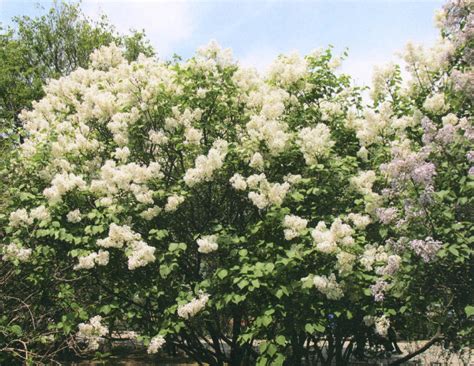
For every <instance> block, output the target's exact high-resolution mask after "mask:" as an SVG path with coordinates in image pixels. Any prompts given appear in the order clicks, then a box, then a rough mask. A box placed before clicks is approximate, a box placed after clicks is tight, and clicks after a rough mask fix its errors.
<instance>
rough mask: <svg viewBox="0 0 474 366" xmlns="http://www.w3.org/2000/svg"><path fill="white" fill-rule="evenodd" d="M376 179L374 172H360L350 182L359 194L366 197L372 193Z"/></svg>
mask: <svg viewBox="0 0 474 366" xmlns="http://www.w3.org/2000/svg"><path fill="white" fill-rule="evenodd" d="M376 178H377V177H376V176H375V172H374V171H373V170H367V171H361V172H359V174H358V175H357V176H354V177H352V178H351V180H350V182H351V185H352V186H353V187H354V189H355V190H356V191H357V192H359V193H360V194H363V195H364V196H365V195H370V194H371V193H372V187H373V185H374V182H375V180H376Z"/></svg>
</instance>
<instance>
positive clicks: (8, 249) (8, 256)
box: [0, 243, 32, 262]
mask: <svg viewBox="0 0 474 366" xmlns="http://www.w3.org/2000/svg"><path fill="white" fill-rule="evenodd" d="M0 249H2V247H0ZM31 254H32V250H31V248H23V247H22V246H21V245H20V244H17V243H11V244H8V245H4V246H3V260H4V261H14V260H18V261H19V262H26V261H28V259H30V257H31Z"/></svg>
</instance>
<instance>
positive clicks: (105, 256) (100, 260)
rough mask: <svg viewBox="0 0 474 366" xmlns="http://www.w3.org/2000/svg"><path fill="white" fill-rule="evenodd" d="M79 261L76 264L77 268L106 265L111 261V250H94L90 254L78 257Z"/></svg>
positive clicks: (75, 267)
mask: <svg viewBox="0 0 474 366" xmlns="http://www.w3.org/2000/svg"><path fill="white" fill-rule="evenodd" d="M78 260H79V263H78V264H76V265H75V266H74V269H75V270H79V269H91V268H94V267H95V265H96V264H97V265H99V266H106V265H107V264H108V263H109V252H108V251H106V250H102V249H101V250H99V251H98V252H97V253H95V252H93V253H91V254H89V255H86V256H82V257H78Z"/></svg>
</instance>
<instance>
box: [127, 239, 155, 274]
mask: <svg viewBox="0 0 474 366" xmlns="http://www.w3.org/2000/svg"><path fill="white" fill-rule="evenodd" d="M128 250H129V251H130V252H131V253H130V254H129V255H127V256H128V269H130V270H134V269H136V268H138V267H143V266H146V265H147V264H148V263H151V262H154V261H155V259H156V257H155V255H154V253H155V250H156V248H155V247H152V246H150V245H148V244H147V243H145V242H144V241H142V240H138V241H133V242H132V243H131V244H130V245H129V247H128Z"/></svg>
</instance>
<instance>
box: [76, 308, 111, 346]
mask: <svg viewBox="0 0 474 366" xmlns="http://www.w3.org/2000/svg"><path fill="white" fill-rule="evenodd" d="M101 321H102V317H101V316H100V315H97V316H94V317H93V318H91V319H90V320H89V322H88V323H80V324H79V326H78V327H79V331H78V332H77V337H78V338H79V339H81V340H85V341H86V342H87V343H88V349H90V350H96V349H98V348H99V340H100V338H101V337H103V336H105V335H106V334H107V333H108V331H109V330H108V328H107V327H106V326H104V325H102V323H101Z"/></svg>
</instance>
